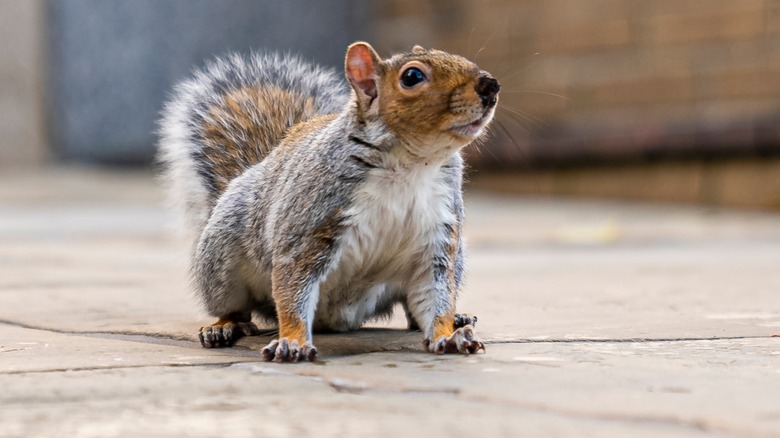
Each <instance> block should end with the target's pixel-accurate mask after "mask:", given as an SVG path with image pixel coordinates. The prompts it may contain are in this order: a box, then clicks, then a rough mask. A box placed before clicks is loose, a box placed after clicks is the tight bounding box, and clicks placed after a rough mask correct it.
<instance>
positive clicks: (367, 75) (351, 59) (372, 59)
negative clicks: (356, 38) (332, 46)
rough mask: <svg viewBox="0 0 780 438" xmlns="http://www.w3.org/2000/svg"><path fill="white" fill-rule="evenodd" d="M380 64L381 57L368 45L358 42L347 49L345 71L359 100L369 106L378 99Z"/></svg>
mask: <svg viewBox="0 0 780 438" xmlns="http://www.w3.org/2000/svg"><path fill="white" fill-rule="evenodd" d="M380 62H381V59H380V58H379V55H377V54H376V52H375V51H374V49H373V48H372V47H371V46H370V45H369V44H368V43H364V42H357V43H354V44H352V45H351V46H349V48H348V49H347V57H346V59H345V61H344V71H345V72H346V74H347V79H348V80H349V83H350V84H352V88H354V89H355V92H356V93H358V98H359V99H360V100H361V102H362V101H364V100H365V101H367V104H368V105H371V102H373V101H374V99H376V97H377V81H379V71H378V70H379V68H380V66H379V63H380Z"/></svg>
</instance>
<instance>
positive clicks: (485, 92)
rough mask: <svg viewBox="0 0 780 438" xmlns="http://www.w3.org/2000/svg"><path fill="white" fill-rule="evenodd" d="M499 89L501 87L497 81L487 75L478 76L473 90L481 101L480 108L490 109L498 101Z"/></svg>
mask: <svg viewBox="0 0 780 438" xmlns="http://www.w3.org/2000/svg"><path fill="white" fill-rule="evenodd" d="M500 89H501V85H500V84H499V83H498V81H497V80H496V79H495V78H494V77H492V76H490V75H489V74H487V73H483V74H481V75H480V76H479V80H478V81H477V85H475V86H474V90H476V91H477V94H478V95H479V98H480V99H482V106H484V107H485V108H491V107H493V106H494V105H495V104H496V101H497V100H498V99H497V98H496V97H497V96H498V90H500Z"/></svg>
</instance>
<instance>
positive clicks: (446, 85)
mask: <svg viewBox="0 0 780 438" xmlns="http://www.w3.org/2000/svg"><path fill="white" fill-rule="evenodd" d="M423 50H424V49H423ZM412 61H414V64H413V65H419V64H422V65H424V66H425V69H426V70H427V71H426V76H427V77H428V81H427V83H425V84H424V85H422V86H420V87H419V88H413V89H411V90H407V89H404V88H403V87H402V86H401V84H400V83H399V75H400V74H401V73H402V72H403V71H404V70H405V69H406V66H407V64H408V63H410V62H412ZM381 71H382V74H381V79H380V80H381V86H380V87H379V89H380V96H379V102H380V107H381V110H380V111H381V112H382V114H383V115H384V119H385V122H386V123H387V125H388V127H390V129H391V130H393V132H395V133H396V135H398V136H399V137H400V138H401V139H403V140H406V141H407V142H411V143H415V142H417V143H420V142H422V143H426V142H431V141H435V140H437V139H439V138H448V137H452V135H453V134H452V132H451V131H449V129H450V128H452V127H453V126H456V125H459V124H463V123H468V122H470V121H471V119H472V118H473V117H474V116H473V114H475V113H474V112H475V111H476V112H477V113H478V112H481V111H482V103H481V100H480V98H479V96H478V95H477V93H476V90H475V89H474V86H475V85H476V83H477V81H478V76H479V74H480V69H479V67H477V66H476V64H474V63H472V62H471V61H469V60H467V59H465V58H462V57H460V56H457V55H451V54H449V53H446V52H441V51H438V50H425V51H419V50H418V51H416V52H413V53H410V54H401V55H396V56H394V57H392V58H390V59H387V60H385V61H383V68H382V69H381ZM457 140H463V139H460V138H457Z"/></svg>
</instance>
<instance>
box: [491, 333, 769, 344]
mask: <svg viewBox="0 0 780 438" xmlns="http://www.w3.org/2000/svg"><path fill="white" fill-rule="evenodd" d="M776 337H778V336H776V335H752V336H701V337H695V336H689V337H666V338H576V339H564V338H552V339H529V338H517V339H502V340H493V341H484V342H485V343H486V344H587V343H603V344H612V343H622V344H630V343H643V342H690V341H729V340H738V339H768V338H776Z"/></svg>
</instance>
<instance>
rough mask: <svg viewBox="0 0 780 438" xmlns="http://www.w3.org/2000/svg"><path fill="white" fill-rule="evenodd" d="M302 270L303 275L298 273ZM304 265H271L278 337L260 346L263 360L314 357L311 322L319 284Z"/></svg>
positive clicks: (294, 359)
mask: <svg viewBox="0 0 780 438" xmlns="http://www.w3.org/2000/svg"><path fill="white" fill-rule="evenodd" d="M302 271H304V273H303V275H297V273H301V272H302ZM305 271H310V268H309V267H307V266H293V265H292V264H288V265H281V266H274V269H273V275H272V278H273V292H272V294H273V298H274V302H275V303H276V314H277V319H278V321H279V339H274V340H273V341H271V343H270V344H268V345H267V346H266V347H265V348H263V350H262V353H263V359H264V360H266V361H271V360H273V361H274V362H298V361H299V360H303V361H305V360H310V361H311V360H314V359H315V357H316V356H317V348H315V347H314V344H312V324H313V319H314V311H315V310H316V308H317V299H318V297H319V283H318V281H317V280H315V279H313V278H312V276H311V275H309V273H308V272H305Z"/></svg>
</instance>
